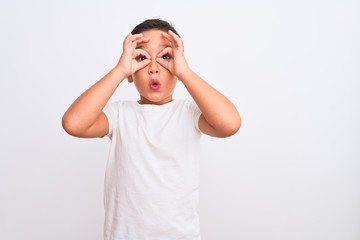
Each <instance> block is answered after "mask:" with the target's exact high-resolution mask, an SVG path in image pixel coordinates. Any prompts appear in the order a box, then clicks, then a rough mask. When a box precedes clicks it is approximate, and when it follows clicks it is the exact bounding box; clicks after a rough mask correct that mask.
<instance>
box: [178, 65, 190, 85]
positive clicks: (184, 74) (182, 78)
mask: <svg viewBox="0 0 360 240" xmlns="http://www.w3.org/2000/svg"><path fill="white" fill-rule="evenodd" d="M190 74H192V70H191V69H190V68H189V67H188V68H186V69H185V70H183V71H182V72H181V73H180V74H179V75H178V79H179V80H180V81H182V82H183V81H186V79H189V77H188V76H190Z"/></svg>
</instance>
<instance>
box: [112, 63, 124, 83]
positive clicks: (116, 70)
mask: <svg viewBox="0 0 360 240" xmlns="http://www.w3.org/2000/svg"><path fill="white" fill-rule="evenodd" d="M111 72H113V73H114V75H115V76H116V78H117V79H119V80H121V81H123V80H124V79H125V78H127V77H128V76H127V75H126V74H125V73H124V71H123V69H122V68H121V67H120V66H119V65H116V66H115V67H114V68H113V69H112V70H111Z"/></svg>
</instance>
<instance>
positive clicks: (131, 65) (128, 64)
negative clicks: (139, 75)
mask: <svg viewBox="0 0 360 240" xmlns="http://www.w3.org/2000/svg"><path fill="white" fill-rule="evenodd" d="M148 41H149V38H147V37H144V36H143V34H141V33H140V34H134V35H132V34H131V33H129V34H128V35H127V36H126V38H125V40H124V43H123V53H122V54H121V56H120V60H119V62H118V64H117V65H116V68H118V69H120V71H122V72H123V74H124V76H126V77H129V76H131V74H133V73H134V72H136V71H137V70H139V69H141V68H143V67H145V66H146V65H148V64H149V63H150V62H151V60H150V59H151V57H150V55H149V54H148V53H147V52H146V51H144V50H142V49H137V48H136V47H137V45H138V44H139V43H143V42H148ZM143 57H144V58H145V59H141V61H139V58H143Z"/></svg>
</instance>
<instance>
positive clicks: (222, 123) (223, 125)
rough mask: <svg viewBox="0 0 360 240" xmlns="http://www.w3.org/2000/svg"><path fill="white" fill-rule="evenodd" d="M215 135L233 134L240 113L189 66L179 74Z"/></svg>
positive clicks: (238, 123)
mask: <svg viewBox="0 0 360 240" xmlns="http://www.w3.org/2000/svg"><path fill="white" fill-rule="evenodd" d="M179 79H180V80H181V81H182V82H183V84H184V85H185V87H186V89H187V90H188V92H189V93H190V95H191V96H192V98H193V99H194V101H195V102H196V104H197V105H198V107H199V108H200V110H201V112H202V114H203V116H204V117H205V119H206V121H207V123H208V124H209V125H210V126H211V127H212V128H213V129H214V130H215V131H216V134H215V135H216V136H230V135H233V134H234V133H235V132H236V131H237V130H238V129H239V128H240V125H241V118H240V115H239V113H238V111H237V109H236V108H235V106H234V104H232V103H231V101H230V100H228V99H227V98H226V97H225V96H224V95H223V94H221V93H220V92H219V91H217V90H216V89H215V88H213V87H212V86H211V85H210V84H208V83H207V82H206V81H204V80H203V79H202V78H200V77H199V76H198V75H197V74H196V73H195V72H193V71H192V70H191V69H190V68H189V69H188V70H187V71H185V72H184V73H182V74H181V75H180V76H179Z"/></svg>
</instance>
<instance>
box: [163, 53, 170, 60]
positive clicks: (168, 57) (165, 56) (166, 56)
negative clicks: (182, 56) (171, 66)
mask: <svg viewBox="0 0 360 240" xmlns="http://www.w3.org/2000/svg"><path fill="white" fill-rule="evenodd" d="M162 58H163V59H165V60H169V59H171V56H170V55H169V54H164V55H162Z"/></svg>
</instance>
